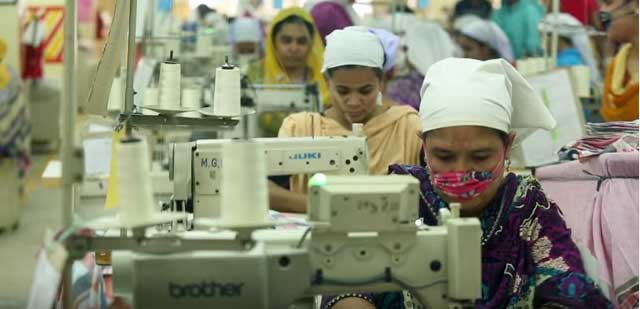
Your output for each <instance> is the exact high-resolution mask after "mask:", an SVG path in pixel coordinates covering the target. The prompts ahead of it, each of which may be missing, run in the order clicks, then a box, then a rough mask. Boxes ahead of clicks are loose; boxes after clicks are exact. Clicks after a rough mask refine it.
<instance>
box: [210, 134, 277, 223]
mask: <svg viewBox="0 0 640 309" xmlns="http://www.w3.org/2000/svg"><path fill="white" fill-rule="evenodd" d="M222 157H223V158H224V159H223V162H222V172H223V175H224V177H223V179H222V186H221V187H222V196H221V207H220V225H222V226H239V227H250V226H259V225H263V224H268V222H269V221H270V220H269V212H268V210H269V200H268V194H267V177H266V176H267V166H266V163H265V160H264V146H263V144H261V143H258V142H255V141H235V142H231V143H228V144H225V145H224V146H223V147H222ZM248 188H250V189H248Z"/></svg>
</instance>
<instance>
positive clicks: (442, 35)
mask: <svg viewBox="0 0 640 309" xmlns="http://www.w3.org/2000/svg"><path fill="white" fill-rule="evenodd" d="M405 45H406V46H407V58H408V59H409V62H411V64H412V65H413V66H415V67H416V69H418V71H420V73H421V74H422V75H425V74H426V73H427V70H429V67H430V66H431V65H432V64H434V63H436V62H438V61H440V60H442V59H446V58H449V57H453V56H455V50H456V47H455V44H454V43H453V41H452V40H451V36H449V34H448V33H447V32H446V31H445V30H444V29H442V27H441V26H440V25H439V24H438V23H435V22H416V23H414V24H413V25H412V26H410V27H408V29H407V32H406V34H405Z"/></svg>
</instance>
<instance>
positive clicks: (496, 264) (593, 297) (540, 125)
mask: <svg viewBox="0 0 640 309" xmlns="http://www.w3.org/2000/svg"><path fill="white" fill-rule="evenodd" d="M421 96H422V101H421V103H420V119H421V123H422V139H423V142H424V146H423V149H424V156H425V161H426V163H427V167H426V168H422V167H419V166H410V165H392V166H391V167H389V171H390V173H392V174H408V175H412V176H414V177H415V178H417V179H418V180H419V181H420V191H421V200H420V203H419V205H417V206H418V207H419V212H420V216H421V217H422V218H423V219H424V222H425V223H426V224H428V225H436V224H437V214H438V213H439V210H440V209H442V208H447V207H449V203H459V205H460V215H461V216H463V217H475V218H478V219H479V221H480V226H481V229H482V237H481V239H480V240H479V241H480V245H481V248H482V254H481V261H482V284H481V291H482V293H481V298H480V299H479V300H477V302H476V304H475V307H476V308H496V309H497V308H584V309H586V308H611V304H610V303H609V301H608V300H607V299H606V298H605V296H604V295H603V294H602V293H601V291H600V290H599V289H598V288H597V287H596V286H595V285H594V283H593V281H591V279H590V278H589V277H588V276H587V275H586V273H585V268H584V265H583V263H582V259H581V255H580V252H579V251H578V248H577V247H576V244H575V243H574V242H573V240H572V239H571V231H570V230H569V229H568V228H567V226H566V224H565V222H564V220H563V218H562V216H561V214H560V209H559V208H558V206H557V205H556V204H555V203H554V202H553V201H551V200H549V199H548V198H547V197H546V195H545V194H544V192H543V191H542V189H541V188H540V184H538V182H537V181H536V180H535V179H534V178H533V177H522V176H516V175H515V174H513V173H508V158H509V156H510V154H511V147H512V145H514V143H515V144H517V143H518V141H519V140H520V139H522V138H523V137H525V136H526V135H528V134H530V133H531V132H533V130H535V129H545V130H550V129H552V128H553V127H555V125H556V123H555V120H554V119H553V117H552V116H551V113H550V112H549V111H548V110H547V109H546V107H545V106H544V103H543V102H542V101H541V99H540V98H539V97H538V96H537V95H536V93H535V90H534V89H533V88H532V87H531V86H530V85H529V84H528V83H527V81H526V80H525V79H524V78H523V77H522V76H521V75H520V74H519V73H518V72H517V71H516V70H515V69H514V68H513V67H512V66H511V65H510V64H509V63H508V62H506V61H505V60H503V59H498V60H489V61H478V60H474V59H460V58H450V59H446V60H443V61H440V62H438V63H436V64H434V65H433V66H431V68H430V69H429V71H428V72H427V74H426V78H425V80H424V83H423V85H422V89H421ZM505 172H506V173H505ZM461 258H462V259H464V257H461ZM470 262H472V261H470ZM422 301H424V302H428V301H429V300H428V299H426V300H422ZM413 303H414V299H413V296H412V295H411V294H410V293H408V292H406V291H405V292H392V293H381V294H374V293H359V294H358V293H350V294H346V295H339V296H332V297H325V299H324V301H323V308H335V309H337V308H415V307H413V306H407V304H409V305H411V304H413ZM427 305H428V304H427ZM405 306H406V307H405Z"/></svg>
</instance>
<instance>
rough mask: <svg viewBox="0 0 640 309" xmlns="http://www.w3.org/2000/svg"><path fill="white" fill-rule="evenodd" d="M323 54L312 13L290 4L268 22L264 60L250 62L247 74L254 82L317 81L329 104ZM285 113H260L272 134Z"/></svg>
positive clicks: (262, 120) (286, 82) (262, 122)
mask: <svg viewBox="0 0 640 309" xmlns="http://www.w3.org/2000/svg"><path fill="white" fill-rule="evenodd" d="M323 54H324V47H323V45H322V39H321V38H320V35H319V32H318V29H317V28H316V26H315V24H314V22H313V18H312V17H311V15H309V13H307V12H306V11H305V10H303V9H302V8H298V7H291V8H287V9H284V10H282V11H280V13H278V15H276V17H275V18H274V19H273V20H272V22H271V25H270V26H269V29H268V32H267V39H266V42H265V57H264V60H263V61H260V62H258V63H254V64H253V65H251V66H250V67H249V70H248V73H247V75H248V76H249V79H250V81H251V82H252V83H255V84H302V83H307V84H310V83H316V84H317V85H318V91H319V94H318V95H319V98H320V101H321V103H322V104H323V105H327V104H328V103H329V102H328V101H329V99H328V98H329V95H328V91H327V86H326V84H325V81H324V78H323V76H322V73H320V69H321V67H322V56H323ZM285 116H286V114H284V113H281V115H272V114H269V115H259V117H260V118H261V119H260V123H261V126H262V127H263V129H264V130H265V131H267V132H272V133H273V134H272V135H273V136H275V135H276V134H277V132H278V128H279V127H280V124H281V123H282V119H284V117H285ZM274 118H275V119H274Z"/></svg>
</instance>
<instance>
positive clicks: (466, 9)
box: [453, 0, 493, 19]
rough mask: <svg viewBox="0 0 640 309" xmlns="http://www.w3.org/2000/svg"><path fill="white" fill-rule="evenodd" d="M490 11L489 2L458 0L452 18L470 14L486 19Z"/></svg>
mask: <svg viewBox="0 0 640 309" xmlns="http://www.w3.org/2000/svg"><path fill="white" fill-rule="evenodd" d="M492 11H493V8H492V7H491V2H489V1H487V0H460V1H458V3H456V6H455V7H454V9H453V18H454V19H455V18H457V17H459V16H463V15H467V14H471V15H476V16H478V17H480V18H483V19H488V18H490V17H491V12H492Z"/></svg>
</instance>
